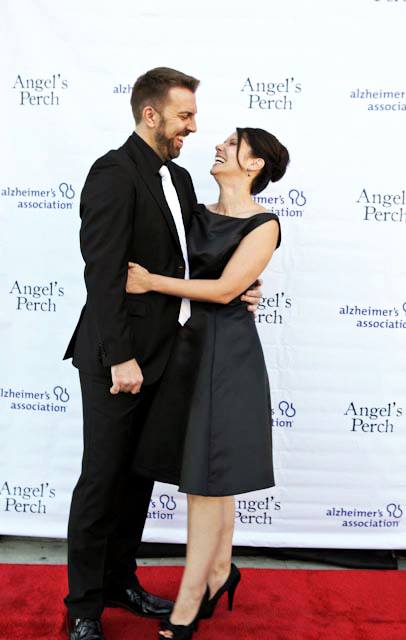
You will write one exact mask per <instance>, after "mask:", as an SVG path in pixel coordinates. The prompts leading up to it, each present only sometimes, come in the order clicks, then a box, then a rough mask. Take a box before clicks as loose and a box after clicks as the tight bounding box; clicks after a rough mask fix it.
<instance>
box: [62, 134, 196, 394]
mask: <svg viewBox="0 0 406 640" xmlns="http://www.w3.org/2000/svg"><path fill="white" fill-rule="evenodd" d="M160 165H162V162H161V161H160V160H159V158H158V156H157V155H156V154H155V153H154V152H153V150H152V149H151V147H149V146H148V145H147V144H146V143H145V142H144V141H143V140H142V139H141V138H140V137H139V136H138V135H137V134H136V133H133V134H132V135H131V136H130V138H129V139H128V140H127V142H126V143H125V144H124V145H123V146H122V147H120V148H119V149H117V150H114V151H109V152H108V153H107V154H106V155H104V156H103V157H101V158H99V159H98V160H96V162H95V163H94V164H93V166H92V167H91V169H90V172H89V175H88V176H87V179H86V182H85V185H84V187H83V190H82V194H81V201H80V216H81V219H82V224H81V229H80V247H81V252H82V256H83V259H84V261H85V283H86V289H87V299H86V304H85V306H84V307H83V309H82V313H81V315H80V318H79V322H78V324H77V326H76V329H75V332H74V334H73V336H72V338H71V340H70V343H69V346H68V348H67V351H66V353H65V356H64V359H67V358H73V365H74V366H76V367H77V368H79V369H80V370H81V371H82V372H84V373H88V374H91V375H95V376H103V377H106V378H110V367H111V365H114V364H118V363H121V362H125V361H126V360H130V359H131V358H136V360H137V362H138V363H139V365H140V367H141V369H142V372H143V376H144V384H148V383H152V382H154V381H155V380H157V379H158V378H159V377H160V375H161V374H162V372H163V369H164V367H165V364H166V362H167V360H168V357H169V353H170V350H171V346H172V344H173V340H174V337H175V335H176V328H177V319H178V314H179V308H180V298H176V297H171V296H166V295H162V294H159V293H155V292H150V293H146V294H143V295H136V294H128V293H126V291H125V285H126V279H127V268H128V267H127V263H128V262H129V261H133V262H138V263H139V264H141V265H143V266H144V267H146V268H147V269H148V270H150V271H151V272H155V273H160V274H163V275H168V276H172V277H178V278H183V277H184V273H185V263H184V260H183V256H182V250H181V247H180V244H179V238H178V235H177V232H176V226H175V223H174V220H173V217H172V214H171V211H170V209H169V207H168V204H167V202H166V199H165V196H164V194H163V189H162V183H161V178H160V176H159V173H158V171H159V167H160ZM167 166H168V169H169V171H170V173H171V177H172V180H173V183H174V185H175V188H176V191H177V193H178V197H179V201H180V204H181V209H182V215H183V220H184V224H185V230H186V233H187V231H188V228H189V226H190V222H191V216H192V207H193V206H194V204H195V203H196V195H195V192H194V189H193V183H192V180H191V178H190V175H189V173H188V172H187V171H186V169H183V168H182V167H179V166H178V165H176V164H175V163H173V162H171V161H169V162H168V163H167Z"/></svg>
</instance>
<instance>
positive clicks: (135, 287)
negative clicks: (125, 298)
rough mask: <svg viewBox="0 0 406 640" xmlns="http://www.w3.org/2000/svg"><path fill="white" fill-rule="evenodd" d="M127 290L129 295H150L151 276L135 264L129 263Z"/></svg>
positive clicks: (146, 270)
mask: <svg viewBox="0 0 406 640" xmlns="http://www.w3.org/2000/svg"><path fill="white" fill-rule="evenodd" d="M125 290H126V291H127V292H128V293H148V291H151V274H150V272H149V271H148V269H144V267H141V265H139V264H136V263H135V262H129V263H128V276H127V284H126V287H125Z"/></svg>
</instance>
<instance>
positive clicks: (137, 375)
mask: <svg viewBox="0 0 406 640" xmlns="http://www.w3.org/2000/svg"><path fill="white" fill-rule="evenodd" d="M111 377H112V379H113V386H112V387H110V393H112V394H117V393H120V391H124V392H125V393H134V394H135V393H139V392H140V389H141V385H142V383H143V382H144V378H143V376H142V371H141V369H140V367H139V366H138V363H137V361H136V360H135V359H134V358H133V359H132V360H127V362H121V363H120V364H115V365H113V366H112V367H111Z"/></svg>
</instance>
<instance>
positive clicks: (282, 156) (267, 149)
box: [237, 127, 289, 195]
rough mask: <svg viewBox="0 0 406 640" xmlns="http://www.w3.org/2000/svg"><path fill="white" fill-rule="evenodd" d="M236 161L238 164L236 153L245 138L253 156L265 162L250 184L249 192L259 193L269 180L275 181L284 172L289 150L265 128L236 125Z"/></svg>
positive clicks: (287, 162)
mask: <svg viewBox="0 0 406 640" xmlns="http://www.w3.org/2000/svg"><path fill="white" fill-rule="evenodd" d="M237 136H238V143H237V162H238V164H240V161H239V159H238V154H239V151H240V147H241V142H242V141H243V140H245V142H246V143H247V144H248V146H249V147H250V149H251V152H252V155H253V157H254V158H262V159H263V160H264V161H265V164H264V166H263V168H262V169H261V171H260V172H259V173H258V175H257V176H256V177H255V178H254V180H253V181H252V184H251V194H252V195H255V194H256V193H260V192H261V191H263V190H264V189H265V187H266V186H267V185H268V183H269V181H271V182H277V181H278V180H280V179H281V178H282V176H283V175H284V174H285V171H286V167H287V166H288V164H289V152H288V150H287V149H286V147H284V146H283V144H281V143H280V142H279V140H278V138H276V137H275V136H274V135H272V133H269V132H268V131H265V129H253V128H251V127H244V128H243V129H241V128H240V127H237ZM240 166H241V165H240Z"/></svg>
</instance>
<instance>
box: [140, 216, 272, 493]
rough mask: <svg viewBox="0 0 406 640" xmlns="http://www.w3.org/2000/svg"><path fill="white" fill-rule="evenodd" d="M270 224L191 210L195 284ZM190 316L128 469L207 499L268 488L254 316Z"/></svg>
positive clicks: (210, 308) (199, 306)
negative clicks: (259, 229) (256, 231)
mask: <svg viewBox="0 0 406 640" xmlns="http://www.w3.org/2000/svg"><path fill="white" fill-rule="evenodd" d="M269 220H276V221H277V222H278V224H279V220H278V217H277V216H276V215H275V214H273V213H268V212H263V213H259V214H255V215H253V216H250V217H249V218H237V217H232V216H223V215H220V214H216V213H213V212H211V211H209V210H208V209H207V208H206V207H205V206H204V205H200V204H198V205H196V207H195V211H194V214H193V216H192V224H191V229H190V232H189V235H188V254H189V264H190V272H191V277H192V278H201V279H214V278H219V277H220V276H221V273H222V271H223V269H224V267H225V265H226V264H227V262H228V261H229V259H230V257H231V256H232V254H233V252H234V251H235V249H236V248H237V246H238V244H239V243H240V241H241V240H242V239H243V238H244V236H246V235H247V234H248V233H249V232H250V231H252V230H253V229H255V228H256V227H258V226H260V225H261V224H264V223H265V222H268V221H269ZM279 244H280V231H279V239H278V244H277V246H279ZM191 307H192V314H191V317H190V318H189V320H188V321H187V322H186V324H185V325H184V326H183V327H182V326H180V325H179V328H178V332H177V336H176V340H175V343H174V347H173V350H172V352H171V355H170V358H169V361H168V364H167V367H166V369H165V372H164V374H163V377H162V378H161V381H160V383H159V386H158V389H157V392H156V394H155V396H154V399H153V401H152V404H151V407H150V409H149V412H148V415H147V417H146V420H145V423H144V425H143V429H142V433H141V434H140V439H139V444H138V446H137V451H136V454H135V458H134V469H135V470H136V471H137V472H138V473H139V474H140V475H144V476H147V477H150V478H153V479H155V480H157V481H161V482H168V483H170V484H175V485H178V486H179V490H180V491H182V492H185V493H190V494H197V495H204V496H227V495H235V494H239V493H244V492H248V491H254V490H259V489H265V488H267V487H271V486H274V484H275V483H274V474H273V464H272V419H271V400H270V391H269V383H268V375H267V370H266V367H265V361H264V356H263V352H262V347H261V343H260V340H259V336H258V333H257V329H256V325H255V319H254V315H253V314H252V313H250V312H248V311H247V304H246V303H243V302H242V301H241V300H240V296H238V297H237V298H235V299H234V300H232V301H231V302H230V303H229V304H226V305H222V304H216V303H206V302H194V301H192V303H191Z"/></svg>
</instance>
